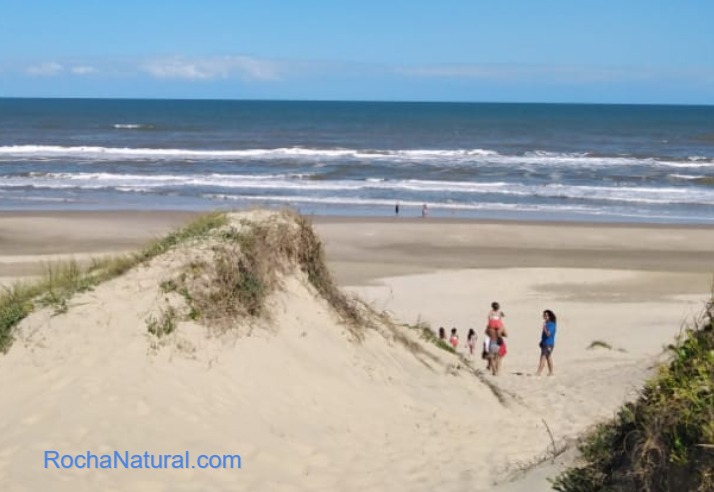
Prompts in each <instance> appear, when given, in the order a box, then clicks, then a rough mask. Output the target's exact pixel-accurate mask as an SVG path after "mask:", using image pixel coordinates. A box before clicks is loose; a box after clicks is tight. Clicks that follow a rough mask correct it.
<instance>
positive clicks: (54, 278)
mask: <svg viewBox="0 0 714 492" xmlns="http://www.w3.org/2000/svg"><path fill="white" fill-rule="evenodd" d="M227 223H228V219H227V217H226V215H225V214H222V213H212V214H208V215H205V216H202V217H199V218H198V219H196V220H194V221H193V222H191V223H190V224H188V225H187V226H186V227H184V228H183V229H180V230H178V231H176V232H174V233H171V234H169V235H168V236H166V237H164V238H162V239H159V240H157V241H154V242H153V243H151V244H150V245H149V246H147V247H146V248H144V249H143V250H141V251H139V252H138V253H134V254H131V255H124V256H114V257H105V258H100V259H94V260H92V262H91V264H90V265H89V267H88V268H86V269H83V268H82V267H81V266H80V265H79V264H78V263H77V262H76V261H74V260H71V261H68V262H64V263H55V264H49V265H47V267H46V269H45V274H44V275H43V277H42V278H41V279H39V280H37V281H35V282H25V283H18V284H15V285H13V286H12V287H10V288H4V289H3V290H2V292H0V352H3V353H4V352H7V351H8V350H9V348H10V346H11V345H12V341H13V334H12V331H13V329H14V328H15V326H17V324H18V323H19V322H20V321H22V320H23V319H24V318H25V317H26V316H27V315H28V314H30V313H31V312H32V310H33V309H34V307H35V306H54V307H55V314H61V313H63V312H66V311H67V309H68V306H67V302H68V301H69V299H71V298H72V296H74V295H75V294H77V293H79V292H84V291H86V290H90V289H92V288H94V287H95V286H96V285H98V284H100V283H102V282H104V281H106V280H109V279H112V278H115V277H118V276H119V275H121V274H123V273H125V272H126V271H128V270H129V269H131V268H133V267H134V266H136V265H138V264H140V263H144V262H146V261H148V260H150V259H151V258H154V257H155V256H158V255H160V254H162V253H165V252H166V251H168V250H169V249H171V248H172V247H174V246H176V245H178V244H180V243H183V242H186V241H188V240H189V239H193V238H197V237H202V236H206V235H207V234H208V233H209V232H210V231H212V230H213V229H216V228H218V227H221V226H223V225H225V224H227Z"/></svg>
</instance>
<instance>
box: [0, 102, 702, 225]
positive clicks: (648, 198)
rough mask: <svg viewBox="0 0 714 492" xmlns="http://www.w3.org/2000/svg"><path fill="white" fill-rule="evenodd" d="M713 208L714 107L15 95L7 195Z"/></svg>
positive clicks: (177, 202) (316, 209)
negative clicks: (213, 99)
mask: <svg viewBox="0 0 714 492" xmlns="http://www.w3.org/2000/svg"><path fill="white" fill-rule="evenodd" d="M397 203H399V205H400V215H401V216H419V215H420V214H421V210H422V206H423V205H424V204H427V207H428V211H429V216H430V217H454V218H482V219H520V220H577V221H615V222H618V221H619V222H654V223H658V222H659V223H700V224H701V223H705V224H710V223H714V107H712V106H641V105H637V106H634V105H633V106H628V105H577V104H479V103H473V104H472V103H401V102H400V103H396V102H394V103H391V102H298V101H294V102H291V101H208V100H200V101H199V100H119V99H115V100H99V99H0V210H108V209H116V210H127V209H140V210H156V209H171V210H209V209H216V208H226V209H229V208H238V207H245V206H269V207H283V206H289V207H293V208H296V209H298V210H300V211H301V212H302V213H307V214H321V215H361V216H363V215H367V216H392V215H394V213H395V205H396V204H397Z"/></svg>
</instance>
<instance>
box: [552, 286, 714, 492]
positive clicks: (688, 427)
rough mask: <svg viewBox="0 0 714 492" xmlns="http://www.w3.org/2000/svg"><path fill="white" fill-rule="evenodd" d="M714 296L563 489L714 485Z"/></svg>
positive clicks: (593, 438) (601, 431)
mask: <svg viewBox="0 0 714 492" xmlns="http://www.w3.org/2000/svg"><path fill="white" fill-rule="evenodd" d="M713 303H714V300H713V301H712V302H711V303H710V304H709V305H708V307H707V308H706V310H705V312H704V315H703V316H702V317H701V318H700V320H699V321H697V322H696V323H695V326H694V327H693V328H690V329H687V330H686V331H685V332H684V333H683V334H682V335H681V336H680V337H679V338H678V339H677V341H676V343H675V344H673V345H672V346H671V347H670V351H671V361H670V362H669V363H668V364H667V365H663V366H662V367H661V368H660V370H659V373H658V374H657V376H656V377H654V378H653V379H651V380H650V381H648V383H647V384H646V385H645V388H644V390H643V392H642V394H641V396H640V398H639V399H638V400H637V401H635V402H633V403H628V404H626V405H625V406H623V407H622V408H621V409H620V411H619V412H618V414H617V415H616V417H615V418H614V419H613V420H612V421H610V422H606V423H603V424H601V425H599V426H598V427H597V428H596V429H595V430H594V431H593V432H592V433H591V434H589V435H588V436H587V437H586V438H585V440H584V441H583V443H582V444H581V447H580V450H581V453H582V458H583V460H584V463H583V464H581V465H580V466H576V467H574V468H571V469H569V470H567V471H566V472H565V473H563V474H562V475H560V476H559V477H557V478H556V479H555V480H554V488H555V490H558V491H560V492H595V491H604V490H607V491H629V490H646V491H670V490H688V491H693V492H704V491H712V490H714V307H713V306H714V304H713Z"/></svg>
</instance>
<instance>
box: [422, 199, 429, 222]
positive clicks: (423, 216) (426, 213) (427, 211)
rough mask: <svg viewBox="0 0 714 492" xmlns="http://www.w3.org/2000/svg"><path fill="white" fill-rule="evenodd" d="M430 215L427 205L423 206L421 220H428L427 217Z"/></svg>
mask: <svg viewBox="0 0 714 492" xmlns="http://www.w3.org/2000/svg"><path fill="white" fill-rule="evenodd" d="M427 215H429V208H428V207H427V206H426V203H425V204H424V205H422V206H421V218H422V219H426V216H427Z"/></svg>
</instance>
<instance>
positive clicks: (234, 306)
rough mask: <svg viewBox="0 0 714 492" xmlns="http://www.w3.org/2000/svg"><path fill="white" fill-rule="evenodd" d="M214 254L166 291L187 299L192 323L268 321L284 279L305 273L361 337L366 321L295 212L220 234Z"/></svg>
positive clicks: (214, 243)
mask: <svg viewBox="0 0 714 492" xmlns="http://www.w3.org/2000/svg"><path fill="white" fill-rule="evenodd" d="M210 244H211V250H210V254H209V255H207V258H206V259H201V260H197V261H194V262H192V263H190V264H189V265H188V266H187V267H185V268H184V270H183V271H182V272H181V273H180V275H179V276H178V277H177V278H174V279H170V280H167V281H165V282H164V283H163V288H164V290H173V291H176V292H178V293H180V294H181V295H183V297H184V299H185V301H186V303H187V304H188V306H189V310H190V317H192V318H194V319H200V320H204V321H206V322H207V324H210V325H212V326H217V327H222V328H224V329H227V328H230V327H233V326H235V325H236V324H237V323H239V322H240V321H241V320H243V319H250V318H266V317H269V309H267V305H266V302H267V300H268V298H269V296H270V294H272V293H273V292H275V290H276V288H277V287H278V286H279V285H280V280H281V278H283V277H284V276H285V275H290V274H292V273H295V272H296V271H298V270H299V271H301V272H303V273H304V274H305V276H306V277H307V280H308V282H309V283H310V285H312V286H313V287H314V288H315V290H316V291H317V295H318V296H319V297H322V298H324V299H325V300H326V301H327V302H328V303H329V304H330V306H332V308H333V309H334V310H335V311H336V312H337V313H338V315H339V316H340V318H341V319H342V320H343V321H345V322H346V323H347V326H348V327H349V329H350V332H351V333H352V334H353V335H355V336H357V337H358V338H359V337H360V334H361V331H362V328H363V327H364V325H365V319H364V317H363V316H362V315H361V312H360V309H359V307H358V306H357V304H356V303H355V302H353V301H352V300H351V299H349V298H348V297H347V296H345V295H344V294H343V293H342V292H341V291H340V290H339V289H338V287H337V286H336V284H335V282H334V280H333V278H332V276H331V274H330V272H329V270H328V268H327V264H326V262H325V256H324V251H323V248H322V244H321V242H320V240H319V238H318V237H317V235H316V234H315V233H314V231H313V229H312V224H311V223H310V221H309V220H308V219H307V218H305V217H302V216H300V215H298V214H296V213H294V212H291V211H283V212H282V213H280V214H273V215H270V216H268V217H267V218H266V219H263V220H251V221H248V220H243V221H241V222H240V223H238V224H228V225H226V226H224V227H221V228H220V229H217V230H216V231H215V232H214V233H213V235H212V242H210Z"/></svg>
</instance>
